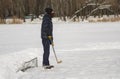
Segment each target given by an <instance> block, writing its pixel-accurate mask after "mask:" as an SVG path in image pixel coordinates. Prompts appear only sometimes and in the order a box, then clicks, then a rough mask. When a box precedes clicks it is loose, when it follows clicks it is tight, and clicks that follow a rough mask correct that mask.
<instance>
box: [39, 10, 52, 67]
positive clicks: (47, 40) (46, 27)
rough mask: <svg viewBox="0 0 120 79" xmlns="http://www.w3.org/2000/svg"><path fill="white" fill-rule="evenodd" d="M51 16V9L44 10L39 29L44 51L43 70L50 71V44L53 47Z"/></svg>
mask: <svg viewBox="0 0 120 79" xmlns="http://www.w3.org/2000/svg"><path fill="white" fill-rule="evenodd" d="M53 16H54V12H53V9H51V8H46V9H45V15H44V16H43V21H42V27H41V38H42V44H43V50H44V53H43V67H44V68H45V69H51V68H53V67H54V66H52V65H50V63H49V55H50V44H52V45H53V23H52V18H53Z"/></svg>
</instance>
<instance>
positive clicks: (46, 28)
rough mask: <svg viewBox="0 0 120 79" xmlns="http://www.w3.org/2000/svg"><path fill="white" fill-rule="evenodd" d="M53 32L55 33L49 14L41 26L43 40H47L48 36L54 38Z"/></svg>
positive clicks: (45, 16)
mask: <svg viewBox="0 0 120 79" xmlns="http://www.w3.org/2000/svg"><path fill="white" fill-rule="evenodd" d="M52 31H53V23H52V18H51V16H50V15H49V14H45V15H44V17H43V21H42V26H41V38H42V39H44V38H45V39H47V38H48V36H53V34H52Z"/></svg>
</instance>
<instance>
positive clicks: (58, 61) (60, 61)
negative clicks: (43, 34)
mask: <svg viewBox="0 0 120 79" xmlns="http://www.w3.org/2000/svg"><path fill="white" fill-rule="evenodd" d="M51 42H52V41H51ZM52 49H53V52H54V55H55V59H56V61H57V63H58V64H59V63H62V60H58V58H57V55H56V53H55V48H54V45H53V44H52Z"/></svg>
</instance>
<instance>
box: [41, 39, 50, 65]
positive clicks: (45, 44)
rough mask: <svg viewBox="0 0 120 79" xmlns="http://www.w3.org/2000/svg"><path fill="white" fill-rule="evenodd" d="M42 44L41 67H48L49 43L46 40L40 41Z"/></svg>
mask: <svg viewBox="0 0 120 79" xmlns="http://www.w3.org/2000/svg"><path fill="white" fill-rule="evenodd" d="M42 44H43V49H44V53H43V66H45V65H50V64H49V55H50V42H49V40H48V39H42Z"/></svg>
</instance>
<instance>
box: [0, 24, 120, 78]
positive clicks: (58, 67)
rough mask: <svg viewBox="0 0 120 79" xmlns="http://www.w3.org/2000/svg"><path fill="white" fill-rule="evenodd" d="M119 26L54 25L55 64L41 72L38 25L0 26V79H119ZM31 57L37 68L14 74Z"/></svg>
mask: <svg viewBox="0 0 120 79" xmlns="http://www.w3.org/2000/svg"><path fill="white" fill-rule="evenodd" d="M119 25H120V22H112V23H110V22H107V23H86V22H80V23H69V22H67V23H64V22H59V23H54V42H55V50H56V53H57V57H58V60H62V61H63V62H62V63H61V64H57V63H56V61H55V57H54V54H53V51H52V48H51V55H50V62H51V64H53V65H55V68H54V69H52V70H44V69H43V68H42V54H43V50H42V44H41V38H40V26H41V24H19V25H18V24H11V25H0V79H120V68H119V67H120V53H119V52H120V36H119V34H120V26H119ZM34 57H37V58H38V65H39V67H37V68H32V69H29V70H27V71H26V72H21V71H19V72H16V71H17V70H18V69H19V68H20V67H21V65H22V64H23V63H24V62H25V61H28V60H30V59H32V58H34Z"/></svg>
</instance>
